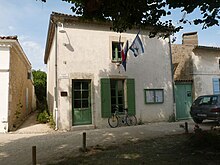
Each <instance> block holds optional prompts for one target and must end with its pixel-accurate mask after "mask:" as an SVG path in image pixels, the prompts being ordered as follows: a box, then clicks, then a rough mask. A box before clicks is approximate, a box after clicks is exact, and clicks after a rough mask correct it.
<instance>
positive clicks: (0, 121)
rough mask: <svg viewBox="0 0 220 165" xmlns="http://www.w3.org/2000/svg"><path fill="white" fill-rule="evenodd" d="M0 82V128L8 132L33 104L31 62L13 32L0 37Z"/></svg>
mask: <svg viewBox="0 0 220 165" xmlns="http://www.w3.org/2000/svg"><path fill="white" fill-rule="evenodd" d="M0 82H1V85H0V132H8V131H10V130H14V129H16V128H17V127H18V126H19V125H20V124H21V123H22V122H23V121H24V120H25V119H26V117H27V115H28V114H29V113H30V112H31V111H32V110H34V109H35V105H36V102H35V94H34V86H33V80H32V74H31V63H30V62H29V60H28V59H27V57H26V55H25V53H24V51H23V49H22V47H21V45H20V44H19V42H18V39H17V36H7V37H0Z"/></svg>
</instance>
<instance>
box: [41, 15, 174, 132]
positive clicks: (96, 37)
mask: <svg viewBox="0 0 220 165" xmlns="http://www.w3.org/2000/svg"><path fill="white" fill-rule="evenodd" d="M137 32H138V30H131V31H128V32H126V33H121V34H120V33H116V32H113V31H111V30H110V24H107V23H102V22H97V21H94V22H91V21H82V20H80V19H79V18H77V17H75V16H71V15H66V14H61V13H52V14H51V16H50V21H49V29H48V35H47V42H46V50H45V57H44V62H45V64H47V101H48V107H49V111H50V112H52V113H53V115H54V120H55V123H56V129H66V130H71V129H77V128H84V127H88V128H103V127H108V122H107V119H108V117H109V116H110V115H111V111H112V107H113V106H114V105H119V111H122V108H123V107H127V108H128V113H130V114H135V115H136V117H137V119H138V122H144V123H145V122H156V121H168V120H169V118H170V117H171V116H172V115H173V114H174V106H173V104H174V103H173V81H172V74H171V70H172V69H171V54H170V45H169V43H168V40H167V39H158V37H155V38H149V37H148V35H149V30H148V29H147V28H146V29H145V30H141V32H140V34H139V36H140V38H141V40H142V42H143V46H144V54H142V55H139V56H138V57H134V55H133V53H132V52H131V51H128V57H127V71H126V72H125V71H124V68H123V66H122V65H121V64H120V62H121V54H120V52H118V49H117V48H118V45H119V38H120V36H121V42H124V43H125V42H126V41H127V40H128V42H129V45H131V43H132V42H133V40H134V38H135V37H136V35H137Z"/></svg>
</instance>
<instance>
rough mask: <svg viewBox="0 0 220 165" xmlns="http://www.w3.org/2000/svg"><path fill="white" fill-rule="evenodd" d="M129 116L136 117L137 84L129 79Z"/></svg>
mask: <svg viewBox="0 0 220 165" xmlns="http://www.w3.org/2000/svg"><path fill="white" fill-rule="evenodd" d="M127 100H128V114H129V115H135V107H136V106H135V83H134V79H127Z"/></svg>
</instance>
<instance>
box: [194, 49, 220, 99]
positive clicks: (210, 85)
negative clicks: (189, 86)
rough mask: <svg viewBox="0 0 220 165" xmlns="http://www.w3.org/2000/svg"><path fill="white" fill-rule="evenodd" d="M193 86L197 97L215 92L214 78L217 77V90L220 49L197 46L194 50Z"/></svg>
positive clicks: (219, 74)
mask: <svg viewBox="0 0 220 165" xmlns="http://www.w3.org/2000/svg"><path fill="white" fill-rule="evenodd" d="M192 60H193V86H194V87H193V88H194V92H195V98H197V97H198V96H200V95H208V94H214V88H215V87H214V82H213V81H214V80H215V79H217V84H216V85H217V89H216V90H217V92H218V91H219V79H220V63H219V60H220V49H219V48H214V47H196V48H195V49H194V50H193V52H192Z"/></svg>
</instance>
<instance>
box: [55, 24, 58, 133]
mask: <svg viewBox="0 0 220 165" xmlns="http://www.w3.org/2000/svg"><path fill="white" fill-rule="evenodd" d="M57 28H58V26H57V23H55V102H56V104H55V124H56V126H55V130H56V131H57V130H58V76H57V75H58V74H57V52H58V51H57V49H58V48H57V31H58V30H57Z"/></svg>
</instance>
